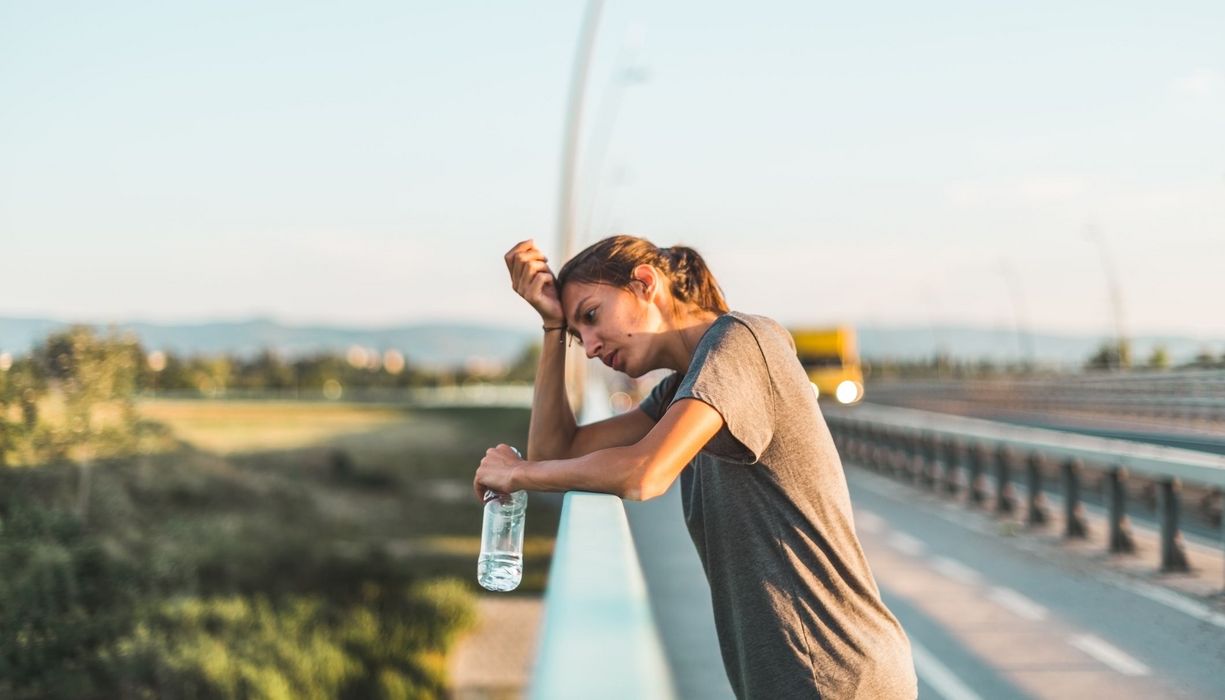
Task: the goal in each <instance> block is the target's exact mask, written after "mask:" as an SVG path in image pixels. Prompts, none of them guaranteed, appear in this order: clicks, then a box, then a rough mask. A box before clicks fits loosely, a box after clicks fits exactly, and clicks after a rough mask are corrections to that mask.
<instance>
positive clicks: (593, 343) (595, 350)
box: [583, 333, 604, 359]
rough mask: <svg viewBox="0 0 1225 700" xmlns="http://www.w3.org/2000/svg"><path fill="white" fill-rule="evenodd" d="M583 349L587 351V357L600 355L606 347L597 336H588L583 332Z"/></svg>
mask: <svg viewBox="0 0 1225 700" xmlns="http://www.w3.org/2000/svg"><path fill="white" fill-rule="evenodd" d="M583 349H584V350H586V351H587V359H591V358H593V357H599V356H600V351H601V350H603V349H604V343H601V342H600V341H599V339H598V338H596V337H595V336H591V337H590V338H589V337H587V334H586V333H584V334H583Z"/></svg>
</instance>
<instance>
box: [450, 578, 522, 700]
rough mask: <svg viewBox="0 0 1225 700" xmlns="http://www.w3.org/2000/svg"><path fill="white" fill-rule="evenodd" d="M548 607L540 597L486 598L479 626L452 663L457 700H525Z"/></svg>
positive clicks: (462, 643)
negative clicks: (519, 699)
mask: <svg viewBox="0 0 1225 700" xmlns="http://www.w3.org/2000/svg"><path fill="white" fill-rule="evenodd" d="M543 612H544V604H543V602H542V601H541V599H540V598H538V597H523V596H508V595H497V594H493V595H485V596H481V597H480V598H479V599H478V601H477V623H476V627H475V628H474V629H473V630H472V631H471V632H469V633H468V634H467V635H465V636H464V638H463V639H461V640H460V641H459V643H458V644H456V646H455V649H454V650H453V651H452V652H451V655H450V658H449V659H448V671H449V675H450V679H451V686H452V689H451V695H450V697H451V698H452V699H453V700H511V699H512V698H521V697H524V695H525V693H526V690H527V687H528V684H529V681H530V679H531V672H532V663H533V662H534V660H535V655H536V646H537V644H536V642H537V637H538V635H539V632H540V620H541V615H542V613H543Z"/></svg>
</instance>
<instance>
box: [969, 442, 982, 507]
mask: <svg viewBox="0 0 1225 700" xmlns="http://www.w3.org/2000/svg"><path fill="white" fill-rule="evenodd" d="M986 451H987V450H986V448H985V447H983V446H982V445H980V444H978V443H974V444H973V445H971V446H970V449H969V452H970V483H969V498H967V499H966V504H967V505H969V506H970V507H972V508H975V507H978V506H980V505H982V504H983V502H984V501H986V500H987V492H986V490H984V489H983V463H984V462H986V461H987V460H986Z"/></svg>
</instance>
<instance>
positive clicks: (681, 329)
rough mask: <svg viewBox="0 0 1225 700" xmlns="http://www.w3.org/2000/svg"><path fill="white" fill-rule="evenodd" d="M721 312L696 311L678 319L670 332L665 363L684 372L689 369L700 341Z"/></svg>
mask: <svg viewBox="0 0 1225 700" xmlns="http://www.w3.org/2000/svg"><path fill="white" fill-rule="evenodd" d="M717 318H719V314H717V313H715V312H713V311H705V310H703V311H695V312H692V313H689V314H686V315H685V316H684V317H682V318H679V319H677V321H676V323H675V324H674V326H673V328H672V330H671V332H669V333H668V340H669V341H670V342H669V343H668V347H667V349H666V356H665V358H664V359H665V364H664V366H665V367H667V368H668V369H673V370H676V371H677V372H679V373H681V374H684V373H685V372H687V371H689V365H690V363H692V362H693V353H694V352H695V351H696V350H697V347H698V341H699V340H701V339H702V336H703V335H705V333H706V331H707V330H709V329H710V327H711V325H712V324H714V322H715V319H717Z"/></svg>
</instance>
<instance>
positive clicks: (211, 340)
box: [0, 317, 1225, 367]
mask: <svg viewBox="0 0 1225 700" xmlns="http://www.w3.org/2000/svg"><path fill="white" fill-rule="evenodd" d="M65 325H67V324H66V323H65V322H64V321H58V320H52V319H30V318H2V317H0V351H4V352H12V353H15V354H21V353H24V352H26V351H27V350H29V348H30V347H31V346H33V345H34V344H35V343H37V342H39V341H41V340H42V339H43V338H45V337H46V336H47V335H48V334H49V333H51V332H52V331H53V330H55V329H57V328H62V327H63V326H65ZM117 327H118V328H120V329H123V330H129V331H132V332H133V333H135V334H136V335H137V336H138V337H139V338H140V339H141V342H142V343H143V344H144V345H145V347H146V348H148V349H150V350H158V349H160V350H172V351H174V352H178V353H182V354H195V353H223V352H225V353H236V354H240V355H253V354H255V353H257V352H259V351H261V350H264V349H265V348H271V349H274V350H276V351H278V352H280V353H282V354H284V355H286V356H289V357H295V356H299V355H303V354H308V353H314V352H325V351H326V352H344V351H345V350H347V349H348V348H349V347H351V346H353V345H360V346H362V347H365V348H373V349H376V350H380V351H381V350H388V349H392V348H394V349H397V350H399V351H401V352H403V353H404V354H405V356H407V357H408V358H410V361H412V362H414V363H416V364H419V365H426V366H430V367H449V366H455V365H458V364H462V363H464V362H467V361H469V360H472V359H480V360H486V361H492V362H497V363H502V364H505V363H508V362H511V361H513V360H514V359H515V358H516V357H517V356H518V355H519V353H521V352H522V351H523V350H524V348H525V347H527V345H528V343H531V342H535V341H536V340H537V334H536V332H535V329H534V328H531V327H527V328H522V329H519V328H504V327H498V326H490V325H482V324H476V323H420V324H409V325H404V326H394V327H389V328H350V327H343V326H294V325H287V324H283V323H279V322H277V321H273V320H270V319H251V320H245V321H232V322H214V323H196V324H156V323H135V322H134V323H121V324H117ZM858 331H859V348H860V354H861V355H862V356H863V357H866V358H869V359H884V358H894V359H919V358H927V357H932V356H933V355H934V354H935V353H936V351H937V349H942V350H944V351H947V352H948V353H950V354H951V355H953V356H954V357H958V358H963V359H992V360H995V361H1015V360H1016V359H1018V358H1019V357H1020V356H1021V355H1020V348H1021V344H1020V343H1019V342H1018V338H1017V335H1016V333H1015V332H1014V331H1012V330H1007V329H990V328H974V327H967V326H937V327H934V328H933V327H881V326H861V327H859V329H858ZM1102 340H1103V337H1102V336H1100V335H1096V334H1085V335H1069V334H1064V335H1060V334H1050V333H1041V334H1034V335H1033V336H1032V338H1031V342H1032V345H1033V351H1034V356H1035V357H1036V358H1037V359H1038V360H1039V361H1041V362H1044V363H1056V364H1061V365H1070V366H1075V365H1079V364H1081V363H1083V362H1084V361H1085V359H1086V358H1088V357H1089V356H1090V355H1092V354H1093V353H1094V352H1095V351H1096V350H1097V348H1098V346H1099V345H1100V344H1101V342H1102ZM1159 344H1160V345H1163V346H1164V347H1165V348H1166V350H1167V351H1168V352H1169V354H1170V358H1171V359H1172V360H1173V361H1174V362H1175V363H1180V362H1186V361H1188V360H1190V359H1192V358H1193V357H1195V355H1196V354H1198V353H1199V352H1201V351H1202V350H1204V349H1208V350H1209V351H1211V352H1212V353H1213V354H1214V355H1217V356H1220V355H1221V353H1223V352H1225V338H1194V337H1186V336H1139V337H1136V338H1133V339H1132V347H1133V353H1134V356H1135V358H1136V360H1137V361H1138V362H1143V361H1144V360H1146V359H1147V358H1148V356H1149V355H1150V354H1151V353H1152V351H1153V348H1154V347H1155V346H1157V345H1159Z"/></svg>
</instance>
